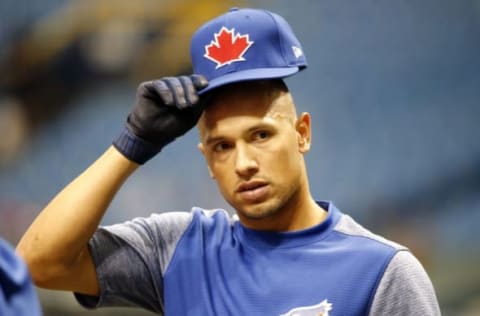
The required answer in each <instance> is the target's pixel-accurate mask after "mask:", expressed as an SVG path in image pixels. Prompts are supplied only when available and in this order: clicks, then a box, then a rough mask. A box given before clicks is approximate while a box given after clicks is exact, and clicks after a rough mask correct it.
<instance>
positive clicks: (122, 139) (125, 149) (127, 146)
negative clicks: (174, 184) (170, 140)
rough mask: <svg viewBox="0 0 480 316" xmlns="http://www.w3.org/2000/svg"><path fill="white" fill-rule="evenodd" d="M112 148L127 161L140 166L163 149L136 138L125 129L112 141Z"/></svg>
mask: <svg viewBox="0 0 480 316" xmlns="http://www.w3.org/2000/svg"><path fill="white" fill-rule="evenodd" d="M113 146H114V147H115V148H116V149H117V150H118V151H119V152H120V153H121V154H122V155H123V156H125V157H126V158H127V159H128V160H131V161H133V162H136V163H138V164H140V165H143V164H144V163H145V162H147V161H148V160H150V159H151V158H152V157H153V156H155V155H156V154H158V153H159V152H160V150H161V149H162V147H163V146H159V145H154V144H152V143H150V142H148V141H146V140H144V139H142V138H140V137H138V136H136V135H135V134H133V133H132V132H131V131H130V130H129V129H128V128H127V127H125V128H124V129H123V131H122V132H121V133H120V135H119V136H118V137H117V138H116V139H115V140H114V141H113Z"/></svg>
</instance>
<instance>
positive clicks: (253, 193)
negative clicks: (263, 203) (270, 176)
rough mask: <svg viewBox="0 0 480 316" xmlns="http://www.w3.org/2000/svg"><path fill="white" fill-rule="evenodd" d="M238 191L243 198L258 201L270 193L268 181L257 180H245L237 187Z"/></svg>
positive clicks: (248, 200)
mask: <svg viewBox="0 0 480 316" xmlns="http://www.w3.org/2000/svg"><path fill="white" fill-rule="evenodd" d="M236 192H237V193H238V194H239V195H240V197H241V199H242V200H245V201H247V202H258V201H260V200H263V199H264V198H265V197H266V195H267V193H268V183H266V182H264V181H256V180H254V181H249V182H244V183H241V184H240V185H239V186H238V187H237V190H236Z"/></svg>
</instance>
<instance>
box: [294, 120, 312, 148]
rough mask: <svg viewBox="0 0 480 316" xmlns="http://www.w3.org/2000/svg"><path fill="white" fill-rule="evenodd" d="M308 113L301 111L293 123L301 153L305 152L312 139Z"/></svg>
mask: <svg viewBox="0 0 480 316" xmlns="http://www.w3.org/2000/svg"><path fill="white" fill-rule="evenodd" d="M310 123H311V122H310V114H309V113H307V112H303V113H302V114H301V115H300V116H299V117H298V119H297V122H296V123H295V129H296V130H297V136H298V139H297V140H298V149H299V151H300V152H301V153H302V154H305V153H306V152H308V151H309V150H310V144H311V139H312V129H311V125H310Z"/></svg>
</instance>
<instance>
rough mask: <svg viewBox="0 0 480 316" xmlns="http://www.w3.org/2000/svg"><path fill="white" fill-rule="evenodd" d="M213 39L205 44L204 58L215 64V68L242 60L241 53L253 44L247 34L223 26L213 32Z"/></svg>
mask: <svg viewBox="0 0 480 316" xmlns="http://www.w3.org/2000/svg"><path fill="white" fill-rule="evenodd" d="M214 37H215V40H214V41H211V42H210V44H209V45H207V46H205V55H203V56H204V57H205V58H207V59H210V60H211V61H213V62H215V63H216V64H217V67H216V69H218V68H220V67H222V66H225V65H229V64H231V63H233V62H235V61H244V60H245V58H243V54H245V52H246V51H247V49H248V48H249V47H250V46H251V45H252V44H253V41H250V39H249V38H248V34H245V35H241V34H240V33H237V34H235V29H233V28H232V29H231V30H229V29H227V28H226V27H225V26H224V27H222V28H221V29H220V31H219V32H218V33H215V34H214Z"/></svg>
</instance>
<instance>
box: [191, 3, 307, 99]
mask: <svg viewBox="0 0 480 316" xmlns="http://www.w3.org/2000/svg"><path fill="white" fill-rule="evenodd" d="M190 54H191V58H192V65H193V72H194V73H195V74H201V75H203V76H205V77H206V78H207V80H208V82H209V84H208V86H207V87H206V88H204V89H202V90H200V91H199V94H203V93H205V92H207V91H210V90H212V89H214V88H218V87H220V86H223V85H226V84H229V83H234V82H239V81H247V80H258V79H273V78H284V77H287V76H291V75H293V74H295V73H297V72H298V71H300V70H302V69H304V68H306V67H307V60H306V58H305V55H304V53H303V49H302V46H301V44H300V42H299V41H298V39H297V37H296V36H295V34H294V33H293V31H292V29H291V27H290V25H289V24H288V23H287V21H285V19H284V18H283V17H281V16H280V15H278V14H275V13H272V12H269V11H267V10H260V9H251V8H242V9H239V8H232V9H230V10H229V11H228V12H227V13H225V14H223V15H221V16H218V17H216V18H214V19H213V20H210V21H208V22H207V23H205V24H204V25H202V26H201V27H200V28H199V29H198V30H197V31H196V32H195V33H194V34H193V37H192V41H191V46H190Z"/></svg>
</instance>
